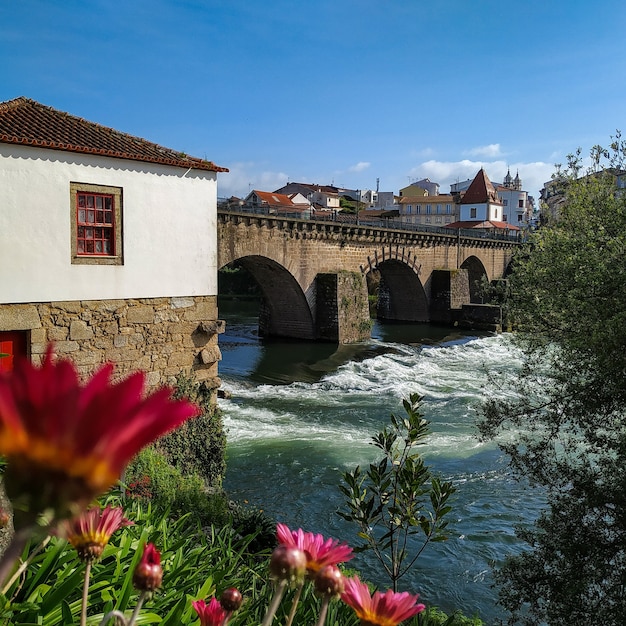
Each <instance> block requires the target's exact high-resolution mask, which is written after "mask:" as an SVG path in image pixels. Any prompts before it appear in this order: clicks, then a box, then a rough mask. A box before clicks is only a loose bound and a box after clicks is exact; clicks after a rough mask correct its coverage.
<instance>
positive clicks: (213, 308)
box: [183, 298, 217, 322]
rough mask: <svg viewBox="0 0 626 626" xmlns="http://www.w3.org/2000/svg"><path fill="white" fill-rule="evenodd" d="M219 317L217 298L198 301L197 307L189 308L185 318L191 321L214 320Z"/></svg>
mask: <svg viewBox="0 0 626 626" xmlns="http://www.w3.org/2000/svg"><path fill="white" fill-rule="evenodd" d="M216 317H217V298H215V299H213V300H211V301H201V302H197V303H196V306H195V307H192V308H190V309H187V310H186V311H185V313H184V317H183V319H185V320H187V321H189V322H201V321H210V320H214V319H215V318H216Z"/></svg>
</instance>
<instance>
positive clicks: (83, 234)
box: [78, 226, 85, 239]
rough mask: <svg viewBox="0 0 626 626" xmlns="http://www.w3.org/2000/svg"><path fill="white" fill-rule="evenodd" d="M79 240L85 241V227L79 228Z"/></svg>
mask: <svg viewBox="0 0 626 626" xmlns="http://www.w3.org/2000/svg"><path fill="white" fill-rule="evenodd" d="M78 238H79V239H84V238H85V227H84V226H79V227H78Z"/></svg>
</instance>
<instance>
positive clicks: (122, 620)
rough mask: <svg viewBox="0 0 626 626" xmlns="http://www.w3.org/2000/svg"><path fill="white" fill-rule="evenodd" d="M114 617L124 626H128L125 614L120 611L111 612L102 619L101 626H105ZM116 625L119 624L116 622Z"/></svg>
mask: <svg viewBox="0 0 626 626" xmlns="http://www.w3.org/2000/svg"><path fill="white" fill-rule="evenodd" d="M113 617H115V619H116V620H118V621H119V623H120V624H123V625H124V626H128V624H127V622H126V616H125V615H124V613H122V612H121V611H118V610H115V611H109V612H108V613H107V614H106V615H105V616H104V617H103V618H102V621H101V622H100V626H104V625H105V624H106V623H107V622H108V621H109V620H110V619H111V618H113ZM115 623H116V624H117V622H115Z"/></svg>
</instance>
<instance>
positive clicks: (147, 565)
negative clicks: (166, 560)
mask: <svg viewBox="0 0 626 626" xmlns="http://www.w3.org/2000/svg"><path fill="white" fill-rule="evenodd" d="M162 581H163V568H162V567H161V554H160V553H159V551H158V550H157V549H156V548H155V547H154V544H152V543H148V544H146V547H145V548H144V551H143V555H142V557H141V561H139V563H137V567H136V568H135V571H134V573H133V585H134V587H135V589H138V590H139V591H154V590H155V589H158V588H159V587H160V586H161V582H162Z"/></svg>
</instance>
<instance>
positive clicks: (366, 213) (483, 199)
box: [222, 168, 534, 231]
mask: <svg viewBox="0 0 626 626" xmlns="http://www.w3.org/2000/svg"><path fill="white" fill-rule="evenodd" d="M222 206H223V207H225V208H229V209H231V210H236V209H237V208H241V209H242V210H247V211H250V210H252V211H254V210H264V211H265V212H267V213H270V214H281V215H285V216H287V215H288V216H292V217H302V218H305V219H310V218H324V217H327V216H332V217H333V218H339V219H341V217H342V216H345V215H346V213H350V214H358V219H359V220H363V221H366V220H368V219H389V220H393V221H395V222H396V223H400V224H406V225H411V226H412V225H420V224H421V225H425V226H433V227H435V226H438V227H442V228H446V227H447V228H478V229H483V230H490V231H515V230H519V229H521V228H525V227H528V225H529V223H530V222H531V221H532V217H533V211H534V199H533V198H532V196H529V195H528V192H527V191H524V190H523V189H522V181H521V179H520V177H519V174H516V176H515V177H514V178H513V177H512V176H511V173H510V171H508V172H507V175H506V177H505V178H504V181H503V182H502V183H492V182H491V181H490V180H489V177H488V176H487V173H486V171H485V170H484V169H482V168H481V169H480V170H479V171H478V172H477V174H476V176H475V177H474V178H473V179H468V180H467V181H464V182H460V183H455V184H453V185H451V188H450V193H449V194H443V193H440V185H439V184H438V183H436V182H433V181H431V180H430V179H428V178H423V179H421V180H418V181H415V182H413V183H411V184H409V185H407V186H406V187H403V188H402V189H400V190H399V192H398V194H397V195H396V194H394V193H393V192H385V191H379V190H378V189H376V190H371V189H360V190H359V189H346V188H341V187H335V186H333V185H317V184H311V183H300V182H290V183H287V184H286V185H284V186H283V187H281V188H280V189H276V190H275V191H273V192H268V191H259V190H254V191H252V192H250V193H249V194H248V196H246V197H245V198H243V199H239V198H230V199H227V200H222ZM346 207H349V209H347V210H346Z"/></svg>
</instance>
